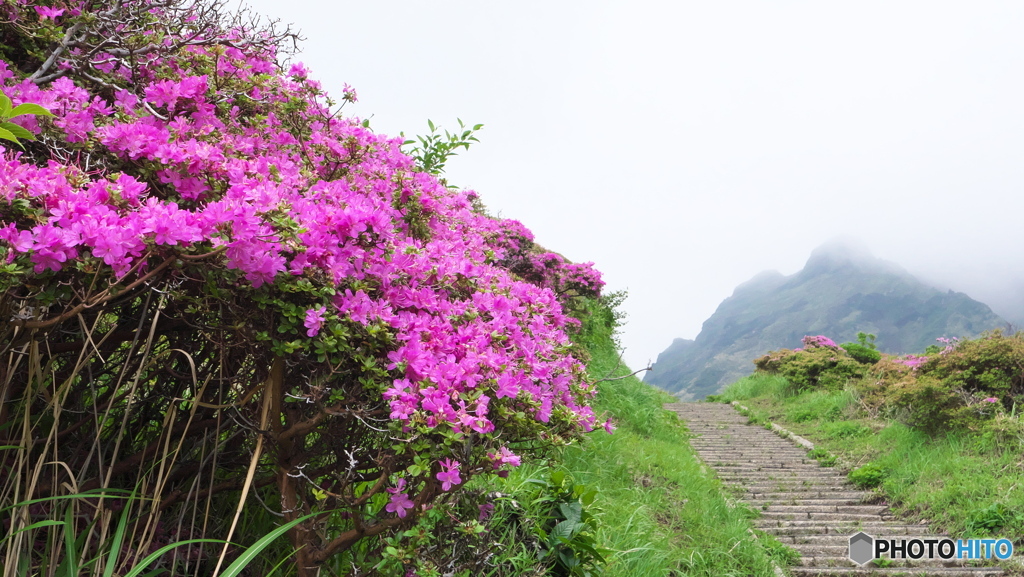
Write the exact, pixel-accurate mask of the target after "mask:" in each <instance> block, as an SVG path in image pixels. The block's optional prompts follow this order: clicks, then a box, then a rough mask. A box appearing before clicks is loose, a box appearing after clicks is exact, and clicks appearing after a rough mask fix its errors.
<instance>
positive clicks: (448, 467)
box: [437, 459, 462, 491]
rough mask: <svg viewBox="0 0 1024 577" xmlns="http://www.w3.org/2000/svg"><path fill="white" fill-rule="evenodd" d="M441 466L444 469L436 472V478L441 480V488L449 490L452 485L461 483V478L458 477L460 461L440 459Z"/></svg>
mask: <svg viewBox="0 0 1024 577" xmlns="http://www.w3.org/2000/svg"><path fill="white" fill-rule="evenodd" d="M441 466H442V467H444V469H445V470H444V471H441V472H440V473H438V474H437V480H438V481H441V490H443V491H448V490H451V488H452V485H458V484H459V483H462V478H461V477H459V467H460V466H462V464H461V463H459V462H458V461H453V460H452V459H444V460H443V461H441Z"/></svg>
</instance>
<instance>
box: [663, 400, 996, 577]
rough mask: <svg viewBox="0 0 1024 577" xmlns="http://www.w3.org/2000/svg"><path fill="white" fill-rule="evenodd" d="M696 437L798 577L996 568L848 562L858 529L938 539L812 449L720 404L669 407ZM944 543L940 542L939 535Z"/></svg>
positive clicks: (954, 576)
mask: <svg viewBox="0 0 1024 577" xmlns="http://www.w3.org/2000/svg"><path fill="white" fill-rule="evenodd" d="M665 408H667V409H669V410H671V411H674V412H675V413H677V414H678V415H679V416H680V418H682V419H683V420H684V421H685V422H686V424H687V426H688V427H689V428H690V431H691V432H692V433H694V435H695V437H694V438H693V439H692V440H691V444H692V445H693V447H694V449H696V451H697V453H698V454H699V455H700V457H701V459H703V461H704V462H705V463H706V464H707V465H708V466H709V467H711V468H712V469H714V471H715V472H716V473H717V475H718V477H719V478H720V479H721V480H722V482H723V483H725V485H726V486H728V487H730V488H733V489H735V490H736V491H737V492H738V498H739V500H741V501H742V502H744V503H746V504H747V505H748V506H749V507H750V508H751V509H754V510H757V511H760V513H761V516H760V518H758V519H755V520H754V521H753V524H754V526H755V527H757V528H758V529H760V530H762V531H764V532H766V533H769V534H772V535H774V536H775V538H776V539H778V540H779V541H780V542H782V543H784V544H786V545H788V546H789V547H792V548H793V549H795V550H796V551H798V552H799V553H800V555H801V558H800V560H799V562H798V564H797V565H796V566H793V567H788V568H787V570H788V571H789V573H790V574H791V575H793V576H801V577H802V576H833V575H834V576H840V575H906V576H907V577H917V576H933V575H934V576H943V577H988V576H992V575H1003V571H1002V570H1000V569H998V568H993V567H974V566H965V565H961V564H959V563H958V562H956V561H952V562H951V561H943V560H941V559H935V560H929V559H919V560H910V559H908V560H900V559H896V560H892V561H891V562H890V564H889V565H888V566H887V567H885V568H880V567H875V566H874V564H873V563H868V564H867V565H866V566H864V567H861V566H859V565H857V564H856V563H854V562H853V561H851V560H850V559H849V557H848V554H849V539H850V537H851V536H852V535H854V534H855V533H857V532H859V531H864V532H865V533H868V534H869V535H872V536H873V537H876V538H886V537H908V536H914V537H919V538H922V539H923V538H927V537H935V536H933V535H929V534H928V528H927V527H926V526H923V525H911V524H907V523H906V522H902V521H900V520H899V519H897V518H896V517H894V516H893V515H892V514H891V513H890V512H889V510H888V507H887V506H886V505H884V504H877V503H872V502H871V501H872V498H873V497H874V495H873V494H872V493H871V492H869V491H858V490H856V489H855V488H854V487H853V486H852V485H851V484H850V483H849V482H848V481H847V479H846V476H845V475H844V474H843V472H842V471H841V470H839V469H833V468H826V467H821V466H820V465H819V464H818V462H817V461H816V460H814V459H811V458H809V457H808V456H807V450H806V449H805V448H804V447H801V446H799V445H797V444H796V443H794V441H792V440H790V439H786V438H783V437H781V436H779V435H777V434H776V433H774V432H772V431H769V430H767V429H765V428H764V427H761V426H756V425H748V424H747V418H746V417H744V416H743V415H741V414H739V412H737V411H736V410H735V409H734V408H733V407H732V406H730V405H724V404H719V403H672V404H668V405H666V406H665ZM937 538H941V537H937Z"/></svg>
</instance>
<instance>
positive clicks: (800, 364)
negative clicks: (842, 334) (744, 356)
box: [754, 347, 866, 391]
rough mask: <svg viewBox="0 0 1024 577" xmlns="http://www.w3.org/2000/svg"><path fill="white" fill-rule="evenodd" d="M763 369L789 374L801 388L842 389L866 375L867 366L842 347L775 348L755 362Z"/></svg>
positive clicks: (790, 379)
mask: <svg viewBox="0 0 1024 577" xmlns="http://www.w3.org/2000/svg"><path fill="white" fill-rule="evenodd" d="M754 366H756V367H757V369H758V370H759V371H761V372H764V373H768V374H778V375H780V376H782V377H785V378H786V379H787V380H788V381H789V382H790V383H792V384H793V386H794V387H796V388H797V389H798V390H811V389H825V390H829V391H839V390H842V389H843V388H844V387H845V386H846V385H847V384H849V383H850V382H851V381H855V380H858V379H860V378H862V377H863V376H864V374H865V372H866V369H865V367H864V365H862V364H860V363H858V362H857V361H855V360H854V359H853V358H852V357H850V356H849V355H848V354H846V351H844V350H842V349H840V348H839V347H814V348H808V349H803V350H794V351H791V350H787V349H783V350H780V351H772V352H770V353H768V354H767V355H764V356H762V357H760V358H759V359H757V360H756V361H754Z"/></svg>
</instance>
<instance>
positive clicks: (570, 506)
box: [558, 501, 583, 523]
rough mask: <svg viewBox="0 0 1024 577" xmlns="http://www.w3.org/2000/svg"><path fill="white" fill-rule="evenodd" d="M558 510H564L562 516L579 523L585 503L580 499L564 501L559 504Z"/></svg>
mask: <svg viewBox="0 0 1024 577" xmlns="http://www.w3.org/2000/svg"><path fill="white" fill-rule="evenodd" d="M558 510H559V511H561V512H562V516H563V517H565V519H566V521H572V522H573V523H579V522H580V518H581V517H582V516H583V505H582V504H581V503H580V502H579V501H573V502H572V503H562V504H561V505H559V506H558Z"/></svg>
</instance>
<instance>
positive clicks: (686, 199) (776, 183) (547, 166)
mask: <svg viewBox="0 0 1024 577" xmlns="http://www.w3.org/2000/svg"><path fill="white" fill-rule="evenodd" d="M248 4H249V6H251V7H252V9H253V10H255V11H256V12H259V13H261V14H264V15H267V16H271V17H275V18H280V19H281V20H282V21H285V22H292V23H294V24H295V25H296V27H297V28H299V29H300V30H301V31H302V33H303V35H304V36H305V37H306V41H305V42H304V43H303V45H302V54H300V55H299V56H298V57H297V58H296V60H298V61H301V62H304V63H305V64H306V65H307V66H309V67H310V69H311V70H312V74H313V76H314V77H316V78H318V79H320V80H321V81H322V82H323V83H324V85H325V86H326V87H327V89H328V90H329V91H330V92H331V93H332V94H334V95H337V96H340V94H341V87H342V85H343V84H344V83H348V84H350V85H352V86H353V87H354V88H355V89H356V90H357V92H358V94H359V102H358V103H357V104H355V105H349V106H348V107H347V108H346V112H348V113H349V114H352V115H355V116H359V117H361V118H369V119H370V121H371V126H372V127H373V128H374V129H375V130H377V131H378V132H383V133H386V134H393V135H397V134H398V133H399V132H403V131H404V132H405V133H406V134H407V135H413V134H419V133H424V132H426V130H427V129H426V121H427V119H428V118H429V119H432V120H433V121H434V122H435V123H439V124H441V125H442V126H443V127H448V128H452V127H454V126H455V125H456V118H461V119H463V120H464V121H466V122H468V123H484V124H485V127H484V129H483V131H482V132H481V133H480V135H479V137H480V140H481V142H480V144H478V145H475V146H474V147H473V148H471V149H470V150H469V151H468V152H465V153H463V154H461V155H460V156H459V157H458V158H456V159H454V160H453V161H452V162H451V163H450V164H449V166H448V171H447V176H448V178H449V180H450V181H451V182H452V183H453V184H457V185H459V186H463V187H466V188H472V189H474V190H476V191H478V192H479V193H480V195H481V197H482V199H483V200H484V202H485V203H486V204H487V206H488V207H489V208H490V209H491V211H492V212H494V213H497V214H500V215H501V216H504V217H507V218H515V219H518V220H521V221H522V222H523V223H524V224H526V226H527V227H529V228H530V229H531V230H533V231H534V233H535V234H536V236H537V240H538V241H539V242H540V243H541V244H542V245H544V246H545V247H547V248H549V249H551V250H554V251H557V252H560V253H562V254H564V255H565V256H566V257H568V258H570V259H572V260H574V261H578V262H584V261H594V262H595V263H596V264H597V267H598V268H599V269H600V270H601V271H602V272H603V273H604V275H605V280H606V281H607V283H608V286H609V287H610V289H612V290H616V289H628V291H629V299H628V300H627V301H626V304H625V309H626V312H627V313H628V314H629V318H628V325H627V326H626V327H625V329H624V331H623V338H622V342H623V345H624V346H625V347H626V349H627V350H626V360H627V362H628V363H629V364H630V365H631V366H633V367H635V368H640V367H642V366H644V364H645V363H646V362H647V360H648V359H654V358H656V357H657V355H658V353H659V352H661V351H662V350H663V349H665V348H666V347H667V346H668V345H669V344H670V343H671V341H672V339H673V338H676V337H685V338H693V337H695V336H696V335H697V334H698V333H699V332H700V328H701V323H702V322H703V321H704V320H705V319H707V317H709V316H710V315H711V314H712V313H713V312H714V310H715V308H716V307H717V306H718V304H719V303H720V302H721V301H722V300H723V299H725V298H726V297H728V296H729V295H730V294H732V290H733V288H734V287H735V286H736V285H737V284H739V283H741V282H743V281H745V280H747V279H749V278H750V277H752V276H753V275H754V274H756V273H758V272H760V271H762V270H765V269H776V270H779V271H780V272H783V273H785V274H791V273H793V272H796V271H797V270H799V269H800V268H801V267H802V266H803V263H804V261H805V260H806V259H807V257H808V256H809V254H810V252H811V250H813V249H814V248H815V247H816V246H818V245H820V244H822V243H824V242H825V241H827V240H829V239H830V238H832V237H835V236H838V235H851V236H854V237H857V238H859V239H861V240H862V241H863V242H864V243H865V244H866V245H867V247H869V248H870V249H871V250H872V251H873V252H874V253H875V254H876V255H878V256H880V257H882V258H885V259H887V260H891V261H894V262H897V263H899V264H901V265H903V266H904V267H905V268H907V269H908V270H910V271H911V272H914V273H916V274H919V275H922V276H924V277H927V278H929V279H931V280H932V281H933V282H935V283H939V284H942V285H945V286H948V287H951V288H953V289H955V290H959V291H962V292H966V293H968V294H969V295H971V296H973V297H975V298H978V299H980V300H982V301H984V302H986V303H988V304H990V305H993V307H994V308H996V309H997V312H1000V311H999V309H1003V310H1004V311H1006V310H1008V309H1014V308H1024V297H1021V296H1018V295H1020V294H1022V291H1024V271H1022V267H1021V266H1020V264H1021V262H1022V257H1024V243H1022V239H1024V230H1022V227H1021V215H1022V214H1024V211H1022V209H1024V194H1022V193H1024V162H1022V159H1024V74H1022V72H1024V34H1022V33H1021V31H1022V30H1024V2H1019V1H1005V2H942V1H934V0H931V1H927V2H925V1H921V2H895V1H892V0H887V1H884V2H881V1H877V2H875V1H862V2H838V1H826V2H822V1H805V2H788V1H783V0H773V1H771V2H765V1H763V0H760V1H749V2H729V1H714V2H709V1H701V2H695V1H694V2H678V1H676V2H667V1H665V2H650V1H646V2H645V1H637V0H632V1H629V2H626V1H618V0H616V1H611V0H607V1H603V0H588V1H586V2H583V1H578V2H577V1H573V2H569V1H565V2H557V1H554V0H547V1H543V2H540V1H534V0H517V1H515V2H481V1H479V0H476V1H459V2H454V1H445V0H435V1H431V2H425V1H423V0H403V1H397V0H395V1H389V0H373V1H370V2H365V1H364V2H334V1H314V0H291V1H289V2H281V1H272V0H259V1H255V2H249V3H248ZM1004 314H1008V313H1006V312H1004Z"/></svg>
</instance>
